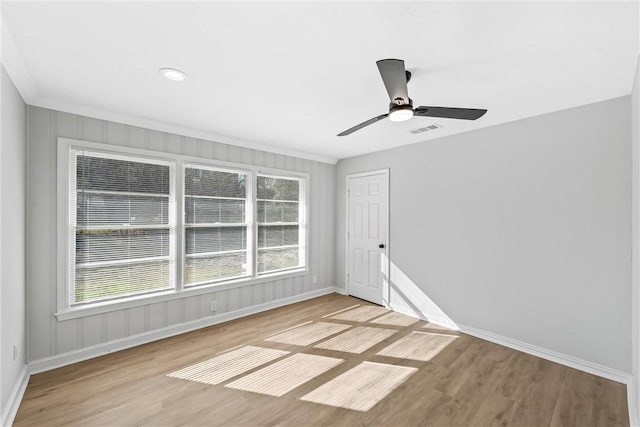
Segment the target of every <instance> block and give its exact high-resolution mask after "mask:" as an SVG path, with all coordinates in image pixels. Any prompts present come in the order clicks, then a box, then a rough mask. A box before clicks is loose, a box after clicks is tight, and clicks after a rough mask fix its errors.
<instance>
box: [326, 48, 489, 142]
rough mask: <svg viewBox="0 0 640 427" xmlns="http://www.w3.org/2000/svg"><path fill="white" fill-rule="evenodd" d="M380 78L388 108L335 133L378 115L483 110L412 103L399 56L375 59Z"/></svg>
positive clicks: (468, 116)
mask: <svg viewBox="0 0 640 427" xmlns="http://www.w3.org/2000/svg"><path fill="white" fill-rule="evenodd" d="M376 65H377V66H378V71H380V76H381V77H382V82H383V83H384V86H385V88H386V89H387V94H388V95H389V100H390V101H391V102H390V103H389V112H388V113H387V114H381V115H379V116H376V117H374V118H372V119H369V120H367V121H366V122H362V123H360V124H359V125H356V126H354V127H352V128H350V129H347V130H345V131H344V132H341V133H339V134H338V136H346V135H349V134H352V133H353V132H355V131H357V130H360V129H362V128H364V127H367V126H369V125H372V124H374V123H376V122H378V121H380V120H382V119H385V118H387V117H388V118H389V120H390V121H392V122H404V121H406V120H409V119H411V118H412V117H413V116H420V117H440V118H445V119H461V120H476V119H479V118H480V117H482V116H483V115H484V114H485V113H486V112H487V110H484V109H479V108H455V107H423V106H420V107H416V108H415V109H414V108H413V101H412V100H411V98H409V93H408V90H407V83H408V82H409V80H410V79H411V73H410V72H409V71H407V70H406V69H405V68H404V61H403V60H401V59H381V60H380V61H377V62H376Z"/></svg>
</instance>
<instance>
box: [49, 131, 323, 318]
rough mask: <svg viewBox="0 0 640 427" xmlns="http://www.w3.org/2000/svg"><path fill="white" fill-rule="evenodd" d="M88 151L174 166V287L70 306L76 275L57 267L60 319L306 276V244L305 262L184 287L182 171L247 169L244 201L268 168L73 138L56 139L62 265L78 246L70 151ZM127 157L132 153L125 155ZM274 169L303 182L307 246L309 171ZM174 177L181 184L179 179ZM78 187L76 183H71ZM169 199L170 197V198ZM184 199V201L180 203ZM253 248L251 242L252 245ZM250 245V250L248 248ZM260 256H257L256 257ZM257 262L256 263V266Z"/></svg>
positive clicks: (250, 226) (171, 210)
mask: <svg viewBox="0 0 640 427" xmlns="http://www.w3.org/2000/svg"><path fill="white" fill-rule="evenodd" d="M84 151H90V152H94V153H98V154H99V155H100V156H102V155H104V156H105V157H109V158H118V159H120V158H122V159H130V158H131V157H133V158H138V159H140V160H141V161H148V160H150V159H151V161H153V162H157V163H159V164H167V165H168V166H169V167H170V168H171V169H170V170H171V178H172V179H171V194H172V195H173V197H174V203H181V207H180V208H179V209H176V208H175V205H173V206H170V208H169V213H170V221H169V222H170V223H169V224H168V225H167V226H166V227H171V228H170V229H172V230H175V237H174V239H175V241H174V243H172V246H173V247H175V249H174V252H176V253H175V254H174V255H175V258H174V259H175V261H176V264H179V265H176V266H174V267H173V268H174V270H173V271H172V274H171V278H172V282H174V283H173V286H172V287H171V288H170V289H168V290H157V291H154V292H152V293H145V294H140V295H137V296H131V297H124V298H117V299H116V298H114V299H112V300H110V301H101V302H95V303H89V304H82V305H77V306H76V307H73V308H70V307H69V302H68V293H69V289H68V287H69V283H73V282H72V280H71V279H72V277H68V276H70V275H71V274H73V269H71V271H67V270H68V269H67V268H59V269H58V291H57V313H56V314H55V315H56V317H57V319H58V321H63V320H69V319H74V318H79V317H83V316H90V315H94V314H100V313H106V312H110V311H115V310H121V309H124V308H130V307H138V306H143V305H148V304H151V303H156V302H160V301H167V300H172V299H179V298H185V297H188V296H193V295H200V294H204V293H210V292H217V291H220V290H222V289H227V288H231V287H241V286H248V285H253V284H256V283H261V282H265V281H272V280H276V279H285V278H289V277H296V276H300V275H305V274H308V266H309V261H310V260H309V251H308V250H307V248H306V247H305V248H304V251H305V252H304V258H303V259H304V263H305V264H304V265H303V266H299V267H295V268H291V269H285V270H279V271H269V272H265V273H264V274H262V273H261V274H259V275H258V274H257V271H254V272H253V274H254V276H252V277H237V278H232V279H229V280H225V281H224V282H221V281H217V282H215V283H208V284H202V285H197V288H196V286H193V287H191V286H189V287H187V286H184V283H183V280H182V279H183V275H184V272H183V268H182V263H183V262H184V258H185V257H184V253H185V248H184V244H185V242H184V239H183V238H182V236H183V234H184V230H185V227H186V225H185V224H182V223H181V222H180V219H183V216H184V212H183V210H184V197H185V196H184V182H183V179H182V174H183V173H184V168H186V167H195V168H199V167H202V168H207V169H211V170H222V171H230V172H231V171H233V172H235V173H238V172H239V173H243V174H245V175H246V176H247V177H248V178H250V181H251V182H252V183H253V184H252V185H250V186H248V193H247V198H246V199H244V200H245V203H246V200H251V201H253V200H254V199H255V198H254V197H253V196H254V195H256V189H255V188H254V187H255V186H256V185H257V177H258V176H259V175H262V172H264V169H261V168H260V167H259V166H255V165H246V164H240V163H233V162H226V161H218V160H211V159H204V158H200V157H193V156H186V155H181V154H175V153H167V152H163V151H153V150H146V149H138V148H130V147H122V146H119V145H111V144H103V143H97V142H90V141H82V140H77V139H70V138H62V137H59V138H58V152H57V156H58V169H57V181H58V182H57V185H58V189H57V192H58V197H57V200H58V203H57V209H58V211H57V212H58V228H57V245H58V265H59V266H68V265H69V264H68V259H72V258H71V257H73V256H75V250H74V248H72V247H70V246H72V243H71V244H70V243H69V238H68V229H67V227H68V218H67V216H68V212H69V195H70V194H71V191H72V190H71V188H70V184H69V176H71V177H73V174H70V170H72V169H71V163H69V162H70V161H71V160H73V159H74V157H73V156H72V155H71V154H69V153H75V152H84ZM127 156H129V157H127ZM270 172H271V173H272V174H275V175H272V176H277V177H287V178H289V179H294V180H297V181H298V182H299V183H300V189H301V192H300V195H301V199H300V200H299V201H298V203H300V204H301V210H302V213H301V217H302V218H304V223H298V224H299V226H300V227H302V228H303V232H302V233H301V234H302V236H301V241H300V246H302V245H306V242H307V240H308V236H307V234H308V226H307V224H308V221H309V219H308V212H309V210H308V209H307V206H308V204H309V203H310V196H309V191H308V188H310V185H309V180H310V174H309V173H306V172H299V171H288V170H280V169H271V170H270ZM176 180H178V182H177V183H176ZM73 187H75V185H73ZM170 200H171V198H170ZM178 201H180V202H178ZM251 204H253V205H254V209H252V210H249V211H251V212H249V218H248V219H249V220H251V223H250V224H246V226H247V227H248V229H247V231H248V233H247V234H248V235H251V231H252V230H254V229H256V228H255V227H256V225H255V224H254V223H255V219H256V213H255V210H256V209H257V207H256V206H257V203H255V202H252V203H251ZM176 210H177V211H179V212H177V215H178V218H177V220H178V224H175V222H176V218H173V219H171V215H172V214H173V213H174V211H176ZM253 235H254V241H253V242H251V243H253V245H254V246H253V247H254V248H255V249H256V250H257V233H255V232H254V233H253ZM248 246H251V245H248ZM248 249H250V248H248ZM251 258H256V254H253V253H252V255H251V257H248V260H249V261H250V260H251ZM256 259H257V258H256ZM255 264H256V263H255V262H254V263H253V265H255Z"/></svg>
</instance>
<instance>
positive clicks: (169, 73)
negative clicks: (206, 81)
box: [158, 68, 188, 82]
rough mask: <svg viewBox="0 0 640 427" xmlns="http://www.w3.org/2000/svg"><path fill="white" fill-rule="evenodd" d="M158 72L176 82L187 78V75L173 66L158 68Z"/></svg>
mask: <svg viewBox="0 0 640 427" xmlns="http://www.w3.org/2000/svg"><path fill="white" fill-rule="evenodd" d="M158 71H160V74H162V75H163V76H165V77H166V78H168V79H169V80H173V81H176V82H182V81H185V80H187V79H188V77H187V75H186V74H185V73H183V72H182V71H180V70H176V69H175V68H160V70H158Z"/></svg>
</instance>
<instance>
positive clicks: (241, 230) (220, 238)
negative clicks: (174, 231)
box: [185, 227, 247, 255]
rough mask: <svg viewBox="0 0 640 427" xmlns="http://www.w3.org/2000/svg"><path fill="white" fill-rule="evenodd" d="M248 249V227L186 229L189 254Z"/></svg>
mask: <svg viewBox="0 0 640 427" xmlns="http://www.w3.org/2000/svg"><path fill="white" fill-rule="evenodd" d="M243 249H247V228H246V227H206V228H204V227H198V228H191V227H189V228H186V229H185V250H186V253H187V254H189V255H190V254H201V253H210V252H224V251H236V250H243Z"/></svg>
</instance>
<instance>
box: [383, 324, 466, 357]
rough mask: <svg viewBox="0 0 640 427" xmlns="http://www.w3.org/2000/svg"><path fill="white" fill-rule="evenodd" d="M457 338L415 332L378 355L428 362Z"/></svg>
mask: <svg viewBox="0 0 640 427" xmlns="http://www.w3.org/2000/svg"><path fill="white" fill-rule="evenodd" d="M457 338H458V337H457V336H454V335H445V334H436V333H431V332H418V331H414V332H411V333H410V334H409V335H406V336H404V337H402V338H400V339H399V340H398V341H396V342H394V343H393V344H391V345H390V346H388V347H386V348H384V349H382V350H380V351H379V352H378V353H376V354H377V355H379V356H388V357H397V358H400V359H411V360H419V361H422V362H427V361H429V360H431V359H432V358H434V357H435V356H436V355H437V354H438V353H440V352H441V351H442V350H443V349H444V348H446V347H447V346H448V345H449V344H451V343H452V342H453V341H455V340H456V339H457Z"/></svg>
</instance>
